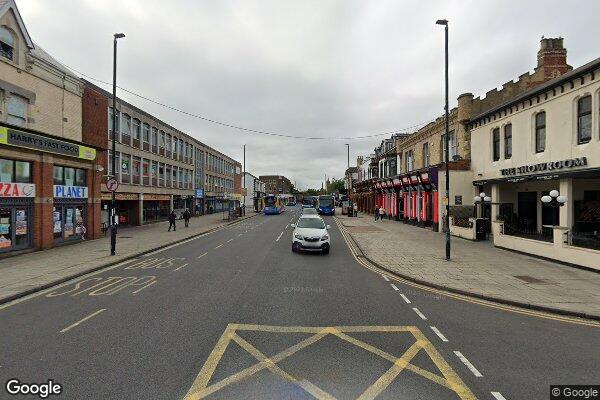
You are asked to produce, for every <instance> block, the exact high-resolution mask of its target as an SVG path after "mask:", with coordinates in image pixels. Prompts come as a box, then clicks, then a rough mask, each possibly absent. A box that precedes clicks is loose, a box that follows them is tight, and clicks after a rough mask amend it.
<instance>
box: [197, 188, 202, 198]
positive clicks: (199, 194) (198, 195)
mask: <svg viewBox="0 0 600 400" xmlns="http://www.w3.org/2000/svg"><path fill="white" fill-rule="evenodd" d="M203 197H204V189H196V198H198V199H201V198H203Z"/></svg>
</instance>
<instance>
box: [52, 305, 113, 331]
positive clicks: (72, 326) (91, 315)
mask: <svg viewBox="0 0 600 400" xmlns="http://www.w3.org/2000/svg"><path fill="white" fill-rule="evenodd" d="M105 310H106V308H101V309H100V310H98V311H96V312H95V313H92V314H90V315H88V316H87V317H85V318H83V319H80V320H79V321H77V322H75V323H74V324H72V325H69V326H67V327H66V328H65V329H63V330H62V331H60V333H65V332H66V331H68V330H70V329H73V328H75V327H76V326H77V325H79V324H81V323H82V322H84V321H87V320H88V319H90V318H93V317H95V316H96V315H98V314H100V313H101V312H102V311H105Z"/></svg>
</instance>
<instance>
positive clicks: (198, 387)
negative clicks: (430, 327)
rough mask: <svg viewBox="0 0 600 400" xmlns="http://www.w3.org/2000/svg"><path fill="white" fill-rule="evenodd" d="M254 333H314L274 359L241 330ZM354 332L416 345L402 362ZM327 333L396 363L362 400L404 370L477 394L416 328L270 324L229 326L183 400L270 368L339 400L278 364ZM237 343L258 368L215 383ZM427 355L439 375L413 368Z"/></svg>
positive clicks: (466, 396)
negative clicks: (397, 336)
mask: <svg viewBox="0 0 600 400" xmlns="http://www.w3.org/2000/svg"><path fill="white" fill-rule="evenodd" d="M240 331H255V332H274V333H312V334H313V335H312V336H309V337H308V338H306V339H304V340H302V341H300V342H299V343H296V344H295V345H293V346H291V347H289V348H287V349H285V350H283V351H281V352H279V353H277V354H276V355H274V356H272V357H270V358H269V357H267V356H265V354H264V353H263V352H261V351H260V350H258V349H257V348H256V347H255V346H254V345H252V344H251V343H249V342H248V341H246V340H245V339H243V338H242V337H240V336H239V335H238V334H237V332H240ZM354 332H373V333H381V332H392V333H393V332H397V333H400V332H409V333H410V334H412V337H413V338H414V339H415V342H414V343H413V344H412V345H411V346H410V347H409V348H408V350H406V352H405V353H404V354H403V355H402V356H400V357H399V358H398V357H396V356H394V355H391V354H389V353H388V352H386V351H384V350H381V349H379V348H377V347H375V346H373V345H370V344H368V343H365V342H363V341H361V340H359V339H356V338H354V337H352V336H351V334H352V333H354ZM328 335H333V336H336V337H338V338H340V339H342V340H343V341H345V342H347V343H350V344H353V345H355V346H358V347H360V348H362V349H364V350H366V351H368V352H370V353H372V354H375V355H377V356H379V357H382V358H383V359H385V360H387V361H389V362H391V363H392V365H391V367H390V368H389V369H388V370H387V371H386V372H385V373H383V375H381V376H380V377H379V378H378V379H377V380H376V381H375V382H373V383H372V384H371V386H369V387H367V388H366V389H365V390H364V391H363V392H362V394H361V395H360V396H359V397H358V398H359V399H361V400H366V399H374V398H376V397H377V396H378V395H379V394H381V393H382V392H383V391H384V390H385V389H386V388H387V387H388V386H389V385H390V384H392V383H393V382H394V380H395V379H396V378H398V376H399V375H400V374H401V373H402V372H403V371H404V370H409V371H411V372H413V373H415V374H417V375H419V376H421V377H423V378H425V379H427V380H429V381H431V382H434V383H436V384H438V385H440V386H443V387H445V388H447V389H449V390H451V391H453V392H454V393H456V395H458V397H459V398H460V399H462V400H475V399H476V397H475V395H474V394H473V393H472V392H471V390H470V389H469V388H468V387H467V386H466V385H465V383H464V382H463V381H462V380H461V379H460V377H459V376H458V374H456V372H454V370H453V369H452V367H450V365H449V364H448V363H447V362H446V361H445V360H444V358H443V357H442V356H441V354H440V353H439V352H438V351H437V350H436V349H435V347H434V346H433V344H431V342H429V340H428V339H427V338H426V337H425V335H424V334H423V333H422V332H421V331H420V330H419V328H417V327H416V326H330V327H305V326H271V325H248V324H229V325H228V326H227V328H226V329H225V332H223V334H222V335H221V338H220V339H219V341H218V342H217V344H216V345H215V347H214V349H213V350H212V352H211V353H210V355H209V356H208V359H207V360H206V362H205V363H204V365H203V366H202V369H201V370H200V373H199V374H198V376H197V377H196V379H195V380H194V382H193V384H192V386H191V387H190V389H189V390H188V392H187V394H186V395H185V397H184V399H185V400H196V399H203V398H206V397H207V396H209V395H211V394H213V393H215V392H217V391H219V390H221V389H223V388H225V387H227V386H229V385H232V384H234V383H236V382H240V381H242V380H244V379H247V378H249V377H250V376H252V375H254V374H256V373H257V372H259V371H262V370H265V369H267V370H269V371H271V372H273V373H274V374H275V375H277V376H279V377H281V378H282V379H285V380H286V381H289V382H291V383H294V384H296V385H298V386H299V387H300V388H302V389H303V390H304V391H306V392H307V393H309V394H311V395H312V396H313V397H315V398H317V399H328V400H331V399H335V397H333V396H332V395H331V394H329V393H327V392H326V391H324V390H323V389H321V388H319V387H317V386H316V385H314V384H313V383H311V382H309V381H308V380H306V379H304V378H298V377H295V376H293V375H292V374H290V373H288V372H286V371H284V370H283V369H282V368H281V367H280V366H278V365H277V364H278V363H279V362H281V361H283V360H285V359H286V358H288V357H290V356H292V355H294V354H296V353H297V352H299V351H301V350H302V349H305V348H307V347H308V346H310V345H312V344H314V343H316V342H318V341H319V340H321V339H323V338H324V337H326V336H328ZM232 341H233V342H235V343H237V344H238V345H239V346H240V347H241V348H242V349H244V350H246V351H247V352H248V353H249V354H250V355H252V356H253V357H254V358H256V360H257V361H258V362H257V363H256V364H254V365H252V366H250V367H248V368H245V369H243V370H241V371H239V372H236V373H234V374H233V375H230V376H228V377H227V378H224V379H222V380H220V381H218V382H214V383H211V384H210V385H209V382H210V379H211V377H212V376H213V374H214V372H215V371H216V369H217V367H218V366H219V362H220V361H221V358H222V357H223V355H224V354H225V351H226V350H227V347H228V346H229V344H230V343H231V342H232ZM420 351H424V352H425V353H426V354H427V355H428V356H429V358H430V359H431V361H433V363H434V364H435V365H436V367H437V368H438V369H439V371H440V372H441V375H436V374H434V373H432V372H430V371H426V370H424V369H422V368H420V367H417V366H416V365H413V364H411V361H412V359H413V358H414V357H415V356H416V355H417V354H418V353H419V352H420Z"/></svg>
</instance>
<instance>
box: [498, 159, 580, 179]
mask: <svg viewBox="0 0 600 400" xmlns="http://www.w3.org/2000/svg"><path fill="white" fill-rule="evenodd" d="M586 165H587V158H586V157H578V158H570V159H568V160H562V161H550V162H545V163H539V164H530V165H523V166H521V167H516V168H504V169H501V170H500V173H501V174H502V175H503V176H512V175H522V174H534V173H538V172H552V171H558V170H562V169H570V168H577V167H585V166H586Z"/></svg>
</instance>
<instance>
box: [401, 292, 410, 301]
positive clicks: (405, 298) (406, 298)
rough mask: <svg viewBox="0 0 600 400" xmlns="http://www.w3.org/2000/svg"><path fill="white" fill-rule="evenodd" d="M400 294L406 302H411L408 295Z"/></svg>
mask: <svg viewBox="0 0 600 400" xmlns="http://www.w3.org/2000/svg"><path fill="white" fill-rule="evenodd" d="M400 296H402V298H403V299H404V301H405V302H406V304H410V300H409V299H408V297H406V296H405V295H404V294H402V293H400Z"/></svg>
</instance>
